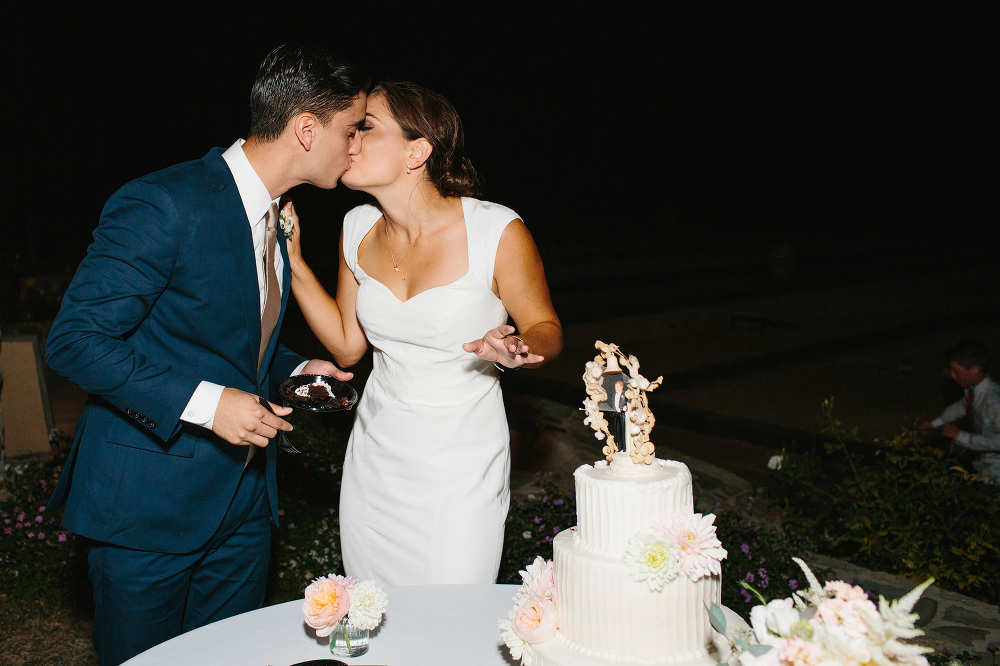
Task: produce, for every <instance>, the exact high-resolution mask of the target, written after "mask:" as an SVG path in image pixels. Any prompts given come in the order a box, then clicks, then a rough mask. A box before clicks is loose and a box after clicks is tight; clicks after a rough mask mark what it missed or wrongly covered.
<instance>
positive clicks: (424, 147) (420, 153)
mask: <svg viewBox="0 0 1000 666" xmlns="http://www.w3.org/2000/svg"><path fill="white" fill-rule="evenodd" d="M432 152H434V148H433V147H432V146H431V143H430V141H428V140H427V139H425V138H423V137H420V138H419V139H417V140H415V141H411V142H410V155H409V157H408V158H407V159H408V162H407V163H408V164H409V166H410V168H411V169H416V168H417V167H421V166H423V165H424V162H426V161H427V160H428V159H429V158H430V156H431V153H432Z"/></svg>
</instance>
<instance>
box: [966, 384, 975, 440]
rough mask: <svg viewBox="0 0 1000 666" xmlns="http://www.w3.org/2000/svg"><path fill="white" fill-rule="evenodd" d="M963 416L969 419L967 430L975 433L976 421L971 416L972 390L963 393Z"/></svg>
mask: <svg viewBox="0 0 1000 666" xmlns="http://www.w3.org/2000/svg"><path fill="white" fill-rule="evenodd" d="M965 415H966V416H968V417H969V428H971V429H972V432H976V419H975V417H974V416H973V415H972V389H966V391H965Z"/></svg>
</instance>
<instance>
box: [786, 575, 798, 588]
mask: <svg viewBox="0 0 1000 666" xmlns="http://www.w3.org/2000/svg"><path fill="white" fill-rule="evenodd" d="M788 589H790V590H792V591H794V590H797V589H799V581H797V580H795V579H794V578H793V579H791V580H790V581H788Z"/></svg>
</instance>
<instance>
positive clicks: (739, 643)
mask: <svg viewBox="0 0 1000 666" xmlns="http://www.w3.org/2000/svg"><path fill="white" fill-rule="evenodd" d="M733 643H735V644H736V647H738V648H743V649H744V650H746V649H747V648H748V647H750V644H749V643H747V642H746V641H745V640H743V639H742V638H736V639H734V640H733Z"/></svg>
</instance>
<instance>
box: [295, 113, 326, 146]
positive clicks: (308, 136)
mask: <svg viewBox="0 0 1000 666" xmlns="http://www.w3.org/2000/svg"><path fill="white" fill-rule="evenodd" d="M319 124H320V122H319V118H317V117H316V116H314V115H313V114H311V113H300V114H299V115H297V116H295V117H294V118H292V131H293V132H294V133H295V140H296V141H298V142H299V145H300V146H302V149H303V150H305V151H306V152H308V151H309V150H311V149H312V145H313V142H314V141H315V140H316V129H317V128H318V126H319Z"/></svg>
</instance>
